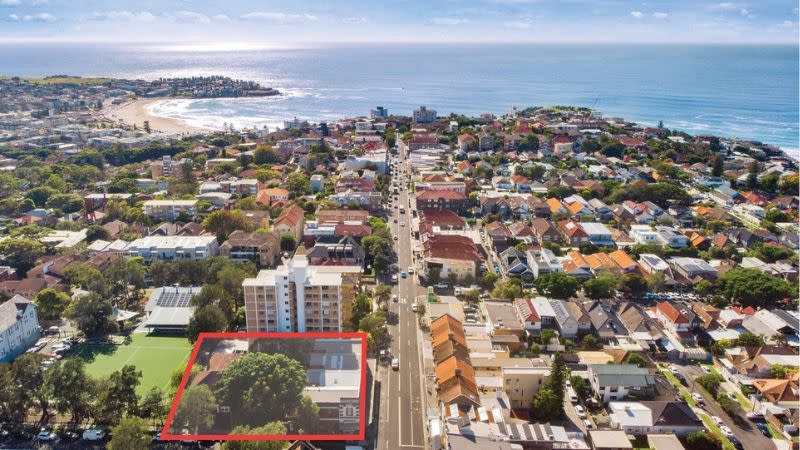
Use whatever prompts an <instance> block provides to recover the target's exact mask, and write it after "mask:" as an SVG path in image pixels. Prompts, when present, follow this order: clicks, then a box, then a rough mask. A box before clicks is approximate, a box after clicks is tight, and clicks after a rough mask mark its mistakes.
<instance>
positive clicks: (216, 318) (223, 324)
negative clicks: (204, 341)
mask: <svg viewBox="0 0 800 450" xmlns="http://www.w3.org/2000/svg"><path fill="white" fill-rule="evenodd" d="M226 328H228V318H227V317H226V316H225V312H224V311H222V309H220V307H219V306H216V305H207V306H201V307H199V308H197V309H196V310H195V311H194V314H193V315H192V318H191V319H189V325H188V326H187V328H186V336H187V337H188V338H189V342H194V341H196V340H197V337H198V336H200V333H204V332H208V333H215V332H220V331H225V329H226Z"/></svg>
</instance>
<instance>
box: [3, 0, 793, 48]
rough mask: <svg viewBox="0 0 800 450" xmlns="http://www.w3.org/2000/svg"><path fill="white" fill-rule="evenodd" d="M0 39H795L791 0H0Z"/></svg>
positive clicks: (222, 41) (263, 41) (297, 41)
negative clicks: (717, 0)
mask: <svg viewBox="0 0 800 450" xmlns="http://www.w3.org/2000/svg"><path fill="white" fill-rule="evenodd" d="M0 40H2V41H12V42H13V41H99V42H170V43H176V44H180V43H214V44H215V45H220V46H225V45H228V44H227V43H230V45H234V46H235V45H242V43H249V44H251V45H259V46H260V45H264V46H270V45H275V46H281V45H292V44H303V43H324V42H365V41H366V42H627V43H639V42H701V43H743V42H744V43H795V44H796V43H797V42H798V10H797V2H796V1H792V0H751V1H741V2H740V1H730V2H729V1H723V2H715V1H708V2H704V1H686V0H673V1H664V0H658V1H624V0H394V1H392V2H387V1H380V0H373V1H355V0H336V1H298V0H295V1H284V0H277V1H243V0H228V1H224V2H223V1H217V2H214V1H203V0H184V1H180V0H161V1H150V0H142V1H131V0H117V1H98V0H0Z"/></svg>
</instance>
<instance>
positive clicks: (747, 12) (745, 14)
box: [739, 8, 753, 17]
mask: <svg viewBox="0 0 800 450" xmlns="http://www.w3.org/2000/svg"><path fill="white" fill-rule="evenodd" d="M739 15H740V16H742V17H753V14H752V13H751V12H750V10H749V9H747V8H742V9H740V10H739Z"/></svg>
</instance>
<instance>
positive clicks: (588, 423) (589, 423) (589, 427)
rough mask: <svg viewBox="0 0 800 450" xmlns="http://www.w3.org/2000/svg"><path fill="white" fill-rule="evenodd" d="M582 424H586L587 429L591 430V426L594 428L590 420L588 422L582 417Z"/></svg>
mask: <svg viewBox="0 0 800 450" xmlns="http://www.w3.org/2000/svg"><path fill="white" fill-rule="evenodd" d="M583 424H584V425H585V426H586V429H587V430H591V429H592V428H594V426H593V425H592V422H589V419H584V420H583Z"/></svg>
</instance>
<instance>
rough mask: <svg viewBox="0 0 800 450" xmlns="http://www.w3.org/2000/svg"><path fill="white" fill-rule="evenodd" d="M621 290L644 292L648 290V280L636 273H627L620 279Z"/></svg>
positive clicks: (632, 292)
mask: <svg viewBox="0 0 800 450" xmlns="http://www.w3.org/2000/svg"><path fill="white" fill-rule="evenodd" d="M618 288H619V290H620V291H622V292H625V293H627V294H643V293H645V292H646V291H647V281H645V279H644V278H642V276H641V275H639V274H636V273H626V274H625V275H623V276H622V278H620V280H619V286H618Z"/></svg>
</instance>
